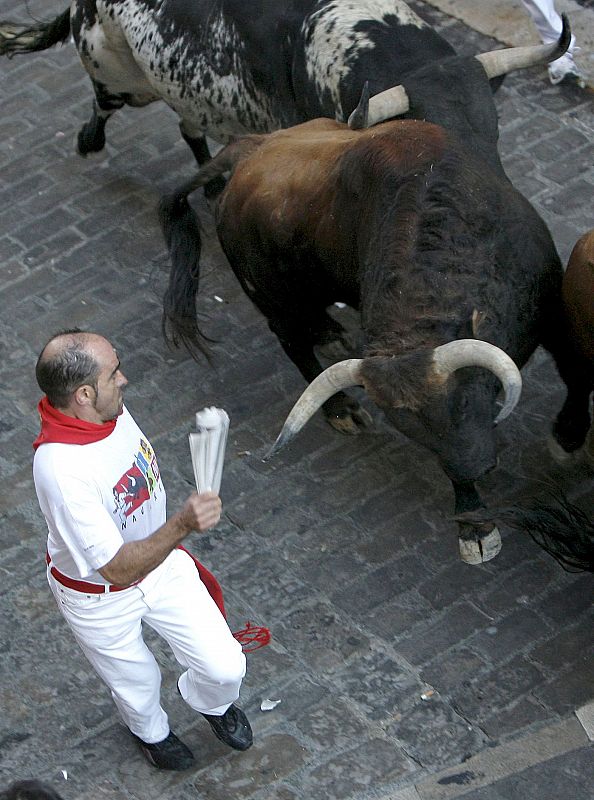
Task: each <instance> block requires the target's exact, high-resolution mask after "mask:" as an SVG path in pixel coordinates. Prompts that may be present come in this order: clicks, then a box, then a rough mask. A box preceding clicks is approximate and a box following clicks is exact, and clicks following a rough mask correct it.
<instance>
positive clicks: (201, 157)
mask: <svg viewBox="0 0 594 800" xmlns="http://www.w3.org/2000/svg"><path fill="white" fill-rule="evenodd" d="M179 129H180V131H181V135H182V136H183V138H184V141H185V142H186V143H187V145H188V147H189V148H190V150H191V151H192V153H193V155H194V158H195V159H196V161H197V162H198V165H199V166H200V167H201V166H203V165H204V164H206V162H207V161H210V159H211V157H212V156H211V155H210V150H209V149H208V144H207V143H206V137H205V136H203V135H202V134H199V135H198V136H192V135H191V134H190V133H188V132H187V126H184V123H183V121H182V122H180V124H179ZM226 183H227V181H226V180H225V178H223V176H222V175H220V176H219V177H218V178H213V179H212V180H211V181H209V182H208V183H207V184H206V185H205V186H204V196H205V197H206V198H207V199H212V198H214V197H216V196H217V195H219V194H220V193H221V192H222V191H223V189H224V188H225V185H226Z"/></svg>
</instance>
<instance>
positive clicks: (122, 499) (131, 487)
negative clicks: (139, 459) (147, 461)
mask: <svg viewBox="0 0 594 800" xmlns="http://www.w3.org/2000/svg"><path fill="white" fill-rule="evenodd" d="M113 497H114V500H115V502H116V506H117V507H118V509H119V510H120V511H123V513H124V515H125V516H126V517H129V516H130V514H133V513H134V511H136V509H137V508H139V507H140V506H141V505H142V504H143V503H144V502H145V501H146V500H149V499H150V494H149V490H148V485H147V482H146V478H145V477H144V475H143V474H142V472H141V471H140V469H139V468H138V467H137V466H136V464H133V465H132V466H131V467H130V469H127V470H126V472H124V474H123V475H122V477H121V478H120V479H119V481H118V482H117V483H116V485H115V486H114V487H113Z"/></svg>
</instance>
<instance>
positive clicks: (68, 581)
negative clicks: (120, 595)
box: [45, 552, 142, 594]
mask: <svg viewBox="0 0 594 800" xmlns="http://www.w3.org/2000/svg"><path fill="white" fill-rule="evenodd" d="M45 560H46V563H47V564H48V566H49V568H50V572H51V573H52V575H53V576H54V578H55V579H56V580H57V581H58V583H61V584H62V586H66V587H67V588H68V589H75V590H76V591H77V592H83V593H84V594H106V593H107V592H121V591H122V590H123V589H129V588H130V587H131V586H136V584H138V583H140V581H135V582H134V583H131V584H130V585H129V586H115V584H113V583H91V582H90V581H78V580H76V578H70V577H69V576H68V575H64V573H63V572H60V570H59V569H57V568H56V567H54V566H53V565H51V566H50V563H51V558H50V555H49V553H47V552H46V554H45ZM140 580H142V578H141V579H140Z"/></svg>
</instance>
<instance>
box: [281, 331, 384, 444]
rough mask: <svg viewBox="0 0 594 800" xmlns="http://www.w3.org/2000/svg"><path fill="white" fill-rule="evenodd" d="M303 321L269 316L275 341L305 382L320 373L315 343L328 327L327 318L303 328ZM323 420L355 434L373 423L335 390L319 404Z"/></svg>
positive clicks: (345, 395)
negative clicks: (292, 321)
mask: <svg viewBox="0 0 594 800" xmlns="http://www.w3.org/2000/svg"><path fill="white" fill-rule="evenodd" d="M303 323H304V320H303V319H302V320H300V321H299V322H298V323H293V324H291V321H290V320H289V321H287V320H286V319H285V320H282V321H279V320H278V318H276V319H272V320H271V319H270V318H269V322H268V324H269V326H270V330H271V331H273V333H275V334H276V335H277V336H278V340H279V342H280V344H281V346H282V348H283V350H284V351H285V353H286V354H287V355H288V356H289V358H290V359H291V361H292V362H293V363H294V364H295V366H296V367H297V368H298V370H299V371H300V372H301V374H302V375H303V377H304V378H305V380H306V381H307V382H308V383H311V381H313V379H314V378H316V377H317V376H318V375H319V374H320V373H321V372H322V367H321V365H320V362H319V361H318V360H317V358H316V357H315V354H314V346H315V345H316V344H318V343H319V338H320V333H322V334H327V333H328V331H329V330H330V327H331V326H329V325H328V323H327V321H326V320H320V324H319V325H313V326H311V327H309V328H307V329H306V328H305V325H304V324H303ZM322 411H323V412H324V415H325V417H326V420H327V421H328V422H329V423H330V425H332V427H333V428H335V429H336V430H337V431H340V432H341V433H348V434H357V433H360V431H361V428H362V427H365V426H367V425H369V424H370V423H371V422H372V418H371V415H370V414H369V413H368V412H367V411H365V409H363V408H361V406H360V405H359V403H357V401H356V400H354V399H353V398H352V397H349V396H348V395H347V394H345V393H344V392H342V391H340V392H336V394H334V395H332V397H330V398H329V399H328V400H327V401H326V402H325V403H324V404H323V406H322Z"/></svg>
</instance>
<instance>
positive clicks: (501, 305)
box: [161, 29, 590, 563]
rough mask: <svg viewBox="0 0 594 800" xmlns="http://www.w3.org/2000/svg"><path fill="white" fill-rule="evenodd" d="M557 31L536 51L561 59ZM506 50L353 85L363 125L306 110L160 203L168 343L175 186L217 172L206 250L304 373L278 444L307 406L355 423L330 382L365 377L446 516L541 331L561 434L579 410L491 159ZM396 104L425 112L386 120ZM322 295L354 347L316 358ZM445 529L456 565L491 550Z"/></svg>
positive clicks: (181, 228) (584, 397)
mask: <svg viewBox="0 0 594 800" xmlns="http://www.w3.org/2000/svg"><path fill="white" fill-rule="evenodd" d="M567 34H568V30H567V29H566V30H565V33H564V34H563V36H562V40H561V41H560V42H559V43H558V45H556V46H555V45H552V46H550V47H549V49H548V51H546V52H545V51H540V52H541V57H543V58H546V59H554V58H556V57H558V53H559V51H560V50H563V48H564V47H565V46H566V39H565V37H566V35H567ZM506 56H507V53H505V51H504V55H503V56H502V57H501V58H499V54H498V53H489V54H485V57H482V56H478V57H466V58H465V57H454V58H452V59H450V60H449V62H448V63H447V65H446V64H444V63H443V62H440V63H439V64H438V65H426V66H425V67H423V68H422V69H420V70H418V71H417V72H415V73H414V75H411V76H410V77H409V78H408V79H407V82H406V85H405V86H398V87H393V88H392V89H390V90H388V91H387V92H382V93H380V94H379V95H377V96H374V97H372V98H371V100H369V99H368V98H367V96H365V97H364V98H363V103H362V104H361V105H360V106H359V107H357V109H356V110H355V111H354V112H353V115H352V119H351V125H353V126H354V127H355V128H356V127H360V126H362V125H363V126H364V125H365V124H367V123H369V122H373V123H374V126H373V127H369V128H363V129H352V128H350V127H348V126H347V125H345V124H344V123H341V122H337V121H333V120H323V119H321V120H314V121H311V122H308V123H304V124H301V125H298V126H295V127H292V128H289V129H286V130H281V131H276V132H274V133H271V134H267V135H266V134H263V135H250V136H246V137H242V138H240V139H238V140H237V141H235V142H233V143H231V144H230V145H228V146H227V147H226V148H224V149H223V150H222V151H221V152H220V153H218V154H217V155H216V156H215V158H214V159H213V160H212V161H211V162H210V163H209V164H207V165H205V166H204V167H203V168H202V169H201V170H200V171H199V173H198V175H197V176H196V177H195V178H194V179H192V180H190V181H189V182H188V183H187V184H186V185H185V186H183V187H181V188H180V189H179V190H178V191H177V192H175V193H174V194H173V195H172V196H171V197H169V198H165V199H164V200H163V202H162V205H161V221H162V225H163V229H164V232H165V237H166V240H167V243H168V247H169V251H170V253H171V257H172V261H173V267H172V272H171V277H170V285H169V289H168V291H167V294H166V297H165V309H164V324H165V326H166V329H167V330H168V331H169V335H170V337H171V338H173V339H174V340H175V341H183V342H184V343H185V344H187V345H188V346H190V347H200V345H201V339H200V332H199V330H198V328H197V323H196V307H195V299H196V292H197V286H198V281H199V273H200V233H199V229H198V226H197V223H196V218H195V215H194V214H193V212H192V210H191V208H190V206H189V204H188V201H187V198H188V196H189V194H191V192H192V191H194V190H196V189H197V188H199V187H201V186H204V185H205V184H206V183H208V181H210V180H212V179H213V178H216V177H218V176H220V175H221V174H222V173H223V172H225V171H228V170H230V171H231V173H232V175H231V178H230V182H229V185H228V187H227V188H226V190H225V191H224V193H223V194H222V195H221V197H220V199H219V202H218V205H217V208H216V212H215V214H216V226H217V233H218V236H219V239H220V242H221V245H222V247H223V250H224V252H225V254H226V256H227V258H228V260H229V262H230V264H231V267H232V268H233V270H234V272H235V274H236V276H237V278H238V279H239V281H240V283H241V285H242V287H243V289H244V291H245V292H246V293H247V295H248V296H249V297H250V298H251V299H252V301H253V302H254V303H255V305H256V306H257V307H258V308H259V309H260V311H261V312H262V313H263V314H264V315H265V317H266V318H267V320H268V323H269V326H270V328H271V330H272V331H273V332H274V333H275V334H276V335H277V336H278V339H279V341H280V344H281V345H282V347H283V348H284V350H285V352H286V353H287V355H288V356H289V357H290V358H291V359H292V361H293V362H294V364H295V365H296V366H297V367H298V369H299V370H300V372H301V374H302V375H303V376H304V378H305V379H306V380H307V381H308V383H309V382H311V383H310V386H309V387H308V388H307V389H306V391H305V393H304V395H303V396H302V398H301V399H300V400H299V401H298V403H297V405H296V406H295V408H294V409H293V411H292V412H291V414H290V415H289V418H288V420H287V422H286V423H285V426H284V427H283V430H282V432H281V434H280V436H279V439H278V441H277V444H276V448H275V449H278V448H279V447H281V446H283V445H285V444H286V443H287V442H288V441H289V440H290V439H291V438H292V437H293V436H294V435H295V434H296V433H297V432H298V430H299V429H300V428H301V427H302V426H303V425H304V424H305V423H306V421H307V420H308V419H309V418H310V416H311V415H312V414H313V413H314V412H315V410H317V409H318V408H320V407H322V408H323V410H324V412H325V414H326V416H327V418H328V421H329V422H330V423H331V424H332V425H333V426H334V427H336V428H338V429H339V430H343V431H346V432H350V433H355V432H357V431H358V430H359V426H360V425H361V424H364V423H365V422H366V417H365V413H364V412H363V411H362V409H361V408H359V406H358V405H357V404H356V403H355V402H354V401H353V400H352V399H350V398H348V397H347V395H345V394H344V393H343V391H342V390H344V389H345V388H348V386H351V385H362V386H364V388H365V389H366V390H367V393H368V394H369V396H370V397H371V398H372V399H373V400H374V401H375V403H376V404H377V405H379V406H380V407H381V408H382V409H383V411H384V412H385V414H386V415H387V417H388V418H389V420H390V421H391V422H392V423H393V425H394V426H395V427H396V428H397V429H398V430H400V431H401V432H403V433H404V434H406V435H408V436H409V437H410V438H412V439H413V440H415V441H417V442H420V443H421V444H423V445H425V446H426V447H428V448H429V449H430V450H432V451H433V452H434V453H435V454H436V455H437V457H438V459H439V461H440V464H441V466H442V468H443V469H444V471H445V473H446V475H447V476H448V477H449V478H450V480H451V482H452V485H453V489H454V495H455V510H456V513H457V514H458V513H463V512H467V511H472V510H476V509H477V508H480V507H481V505H482V504H481V500H480V497H479V495H478V492H477V490H476V486H475V482H476V481H477V480H478V479H479V478H480V477H481V476H483V475H484V474H485V473H487V472H488V471H489V470H490V469H492V468H493V467H494V466H495V463H496V446H495V434H494V427H495V424H496V423H497V422H499V421H501V420H502V419H503V418H504V417H505V416H507V414H509V413H510V411H511V410H512V408H513V407H514V405H515V403H516V402H517V400H518V396H519V393H520V386H521V378H520V372H519V369H518V367H521V366H522V365H523V364H525V363H526V361H527V360H528V358H529V357H530V355H531V354H532V353H533V351H534V350H535V348H536V347H537V345H539V344H542V345H544V346H545V347H546V348H547V349H548V350H549V351H550V352H551V353H552V354H553V356H554V358H555V361H556V364H557V367H558V369H559V372H560V374H561V376H562V378H563V380H564V381H565V383H566V385H567V389H568V392H567V399H566V401H565V403H564V405H563V408H562V409H561V411H560V413H559V415H558V417H557V420H556V423H555V427H554V436H555V438H556V440H557V442H558V443H559V444H560V445H561V447H562V448H563V449H564V450H567V451H571V450H574V449H577V448H578V447H579V446H581V444H582V443H583V441H584V438H585V435H586V432H587V430H588V427H589V422H590V417H589V407H588V393H589V390H588V385H587V382H586V381H585V380H584V376H583V372H582V371H581V370H580V369H579V367H578V361H577V359H576V357H575V352H574V350H573V348H572V347H571V345H570V342H569V340H568V337H567V336H566V335H565V333H564V331H563V326H562V325H561V322H560V320H561V316H562V307H561V279H562V268H561V264H560V261H559V257H558V255H557V252H556V249H555V246H554V244H553V241H552V239H551V236H550V234H549V231H548V229H547V227H546V225H545V223H544V222H543V221H542V219H541V218H540V217H539V216H538V214H537V213H536V212H535V210H534V209H533V208H532V206H531V205H530V204H529V203H528V201H527V200H526V199H525V198H524V197H523V196H522V195H521V194H520V193H519V192H517V191H516V190H515V189H514V187H513V186H512V184H511V183H510V181H509V179H508V178H507V176H506V175H505V173H504V171H503V168H502V166H501V162H500V160H499V157H498V153H497V146H496V143H497V119H496V114H495V110H494V107H493V101H492V97H491V92H490V87H489V82H488V79H489V78H492V77H494V76H495V75H496V74H498V72H497V70H498V69H499V66H500V64H501V61H503V62H505V63H506V68H507V66H508V65H509V62H508V61H506ZM452 94H453V95H454V96H452ZM409 109H415V110H416V111H417V112H418V111H419V110H420V109H422V110H423V111H424V113H425V115H426V117H427V119H426V120H417V119H400V120H398V119H393V120H391V121H388V122H381V120H382V118H388V119H390V118H392V117H394V116H397V115H398V114H402V113H407V111H408V110H409ZM336 301H340V302H344V303H346V304H348V305H350V306H352V307H353V308H356V309H359V312H360V317H361V326H362V331H363V333H364V336H365V342H366V345H365V353H364V357H363V358H361V359H349V360H346V361H345V362H340V363H339V364H335V365H333V366H332V367H330V368H329V369H328V370H325V371H322V368H321V365H320V363H319V361H318V360H317V358H316V355H315V353H314V348H315V346H316V345H317V344H319V343H320V342H321V341H324V340H327V339H328V338H331V337H333V336H334V337H339V336H340V335H341V331H340V330H339V328H340V326H338V324H337V323H336V321H335V320H333V319H332V318H331V317H330V316H329V315H328V313H327V309H328V307H329V306H331V304H333V303H334V302H336ZM500 384H502V385H503V387H504V395H505V401H504V405H503V407H502V408H501V410H500V411H499V412H497V411H496V397H497V394H498V390H499V386H500ZM459 541H460V552H461V554H462V557H463V559H464V560H466V561H468V562H469V563H477V562H480V561H483V560H488V559H489V558H492V557H493V556H494V555H496V553H497V552H498V549H499V548H500V546H501V540H500V537H499V534H498V532H497V530H496V529H495V528H493V527H492V526H487V528H486V529H485V528H481V527H480V526H477V525H462V527H461V528H460V536H459Z"/></svg>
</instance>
